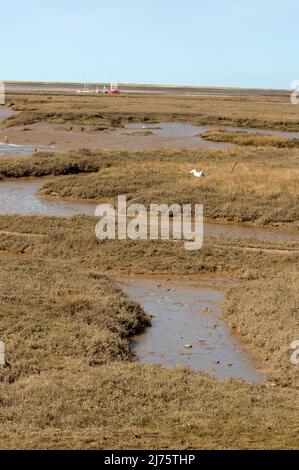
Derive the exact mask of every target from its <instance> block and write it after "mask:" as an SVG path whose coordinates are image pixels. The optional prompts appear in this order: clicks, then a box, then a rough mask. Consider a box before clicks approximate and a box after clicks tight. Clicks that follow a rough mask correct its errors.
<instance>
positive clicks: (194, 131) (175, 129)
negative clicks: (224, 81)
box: [125, 122, 299, 148]
mask: <svg viewBox="0 0 299 470" xmlns="http://www.w3.org/2000/svg"><path fill="white" fill-rule="evenodd" d="M215 127H217V126H193V125H191V124H183V123H176V122H162V123H159V124H145V125H142V124H139V125H136V124H128V125H127V126H125V128H126V129H128V130H130V131H132V133H134V132H136V131H140V132H141V131H147V130H148V131H151V132H152V133H153V135H155V136H157V137H175V138H185V139H186V138H188V143H189V142H190V144H192V146H193V145H196V146H199V147H201V146H207V145H206V143H207V142H209V141H207V140H205V139H202V138H201V137H200V135H201V134H203V133H204V132H206V131H208V130H210V129H212V128H215ZM217 128H219V129H223V130H226V131H230V132H246V133H248V134H265V135H273V136H278V137H285V138H289V139H299V132H287V131H275V130H269V129H267V130H266V129H265V130H264V129H254V128H245V127H217ZM209 143H210V144H215V143H216V142H209ZM218 144H219V142H218ZM208 146H209V147H215V148H217V147H218V148H229V147H231V144H227V143H223V142H220V146H215V145H208Z"/></svg>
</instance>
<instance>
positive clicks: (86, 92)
mask: <svg viewBox="0 0 299 470" xmlns="http://www.w3.org/2000/svg"><path fill="white" fill-rule="evenodd" d="M77 93H78V94H81V95H86V94H89V93H91V91H90V89H89V88H88V86H87V83H85V84H84V87H83V88H82V89H81V90H77Z"/></svg>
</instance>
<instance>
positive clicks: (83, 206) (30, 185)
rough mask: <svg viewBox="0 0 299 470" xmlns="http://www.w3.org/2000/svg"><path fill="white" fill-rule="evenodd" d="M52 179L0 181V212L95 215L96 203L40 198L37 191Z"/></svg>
mask: <svg viewBox="0 0 299 470" xmlns="http://www.w3.org/2000/svg"><path fill="white" fill-rule="evenodd" d="M50 179H51V178H39V179H37V178H36V179H35V178H18V179H9V180H5V181H0V214H20V215H48V216H59V217H67V216H72V215H76V214H85V215H94V213H95V208H96V206H97V204H96V203H89V202H86V203H85V202H76V201H63V200H55V199H53V200H48V199H45V198H39V197H38V196H37V195H36V192H37V191H38V190H39V188H40V187H41V186H42V185H43V184H44V183H46V182H47V181H49V180H50Z"/></svg>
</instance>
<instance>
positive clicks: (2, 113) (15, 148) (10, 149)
mask: <svg viewBox="0 0 299 470" xmlns="http://www.w3.org/2000/svg"><path fill="white" fill-rule="evenodd" d="M15 114H18V113H17V112H16V111H12V110H11V109H9V108H4V107H0V123H1V121H2V120H4V119H7V118H8V117H10V116H14V115H15ZM53 149H54V146H53V145H52V146H38V147H37V146H33V145H17V144H14V143H11V142H9V141H8V140H7V139H5V141H4V142H1V141H0V158H1V157H20V156H22V157H30V156H31V155H32V153H33V152H34V151H51V150H53Z"/></svg>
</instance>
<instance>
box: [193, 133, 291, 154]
mask: <svg viewBox="0 0 299 470" xmlns="http://www.w3.org/2000/svg"><path fill="white" fill-rule="evenodd" d="M200 137H201V138H203V139H206V140H209V141H211V142H230V143H233V144H236V145H254V146H263V147H277V148H285V149H292V148H299V138H298V139H297V138H294V139H290V138H287V137H279V136H274V135H267V134H248V133H246V132H240V131H238V132H230V131H226V130H209V131H207V132H204V133H203V134H200Z"/></svg>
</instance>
